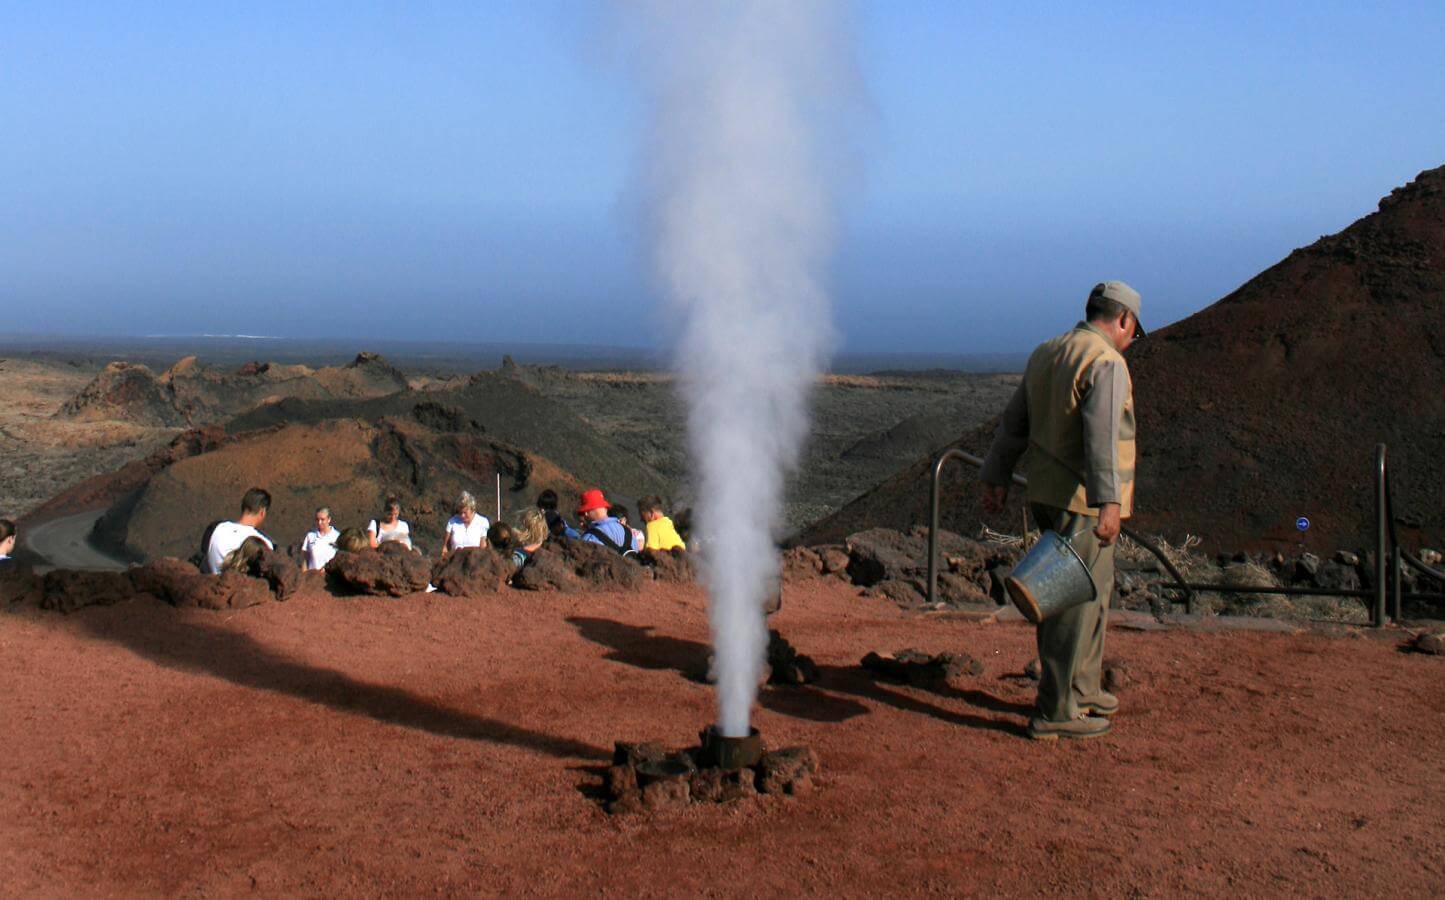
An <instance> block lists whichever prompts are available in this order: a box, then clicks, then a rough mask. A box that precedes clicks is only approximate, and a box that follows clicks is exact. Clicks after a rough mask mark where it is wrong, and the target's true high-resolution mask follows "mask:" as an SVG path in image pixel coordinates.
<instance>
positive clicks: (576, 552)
mask: <svg viewBox="0 0 1445 900" xmlns="http://www.w3.org/2000/svg"><path fill="white" fill-rule="evenodd" d="M634 559H636V557H633V556H627V557H624V556H622V555H620V554H618V553H617V552H616V551H615V550H609V549H608V548H606V547H603V546H602V545H601V544H594V543H591V542H590V541H574V540H569V539H567V538H560V539H557V540H551V541H548V542H547V543H545V544H543V545H542V546H541V547H540V548H539V549H538V550H537V552H536V553H534V554H532V559H531V561H530V562H528V563H527V565H526V566H525V567H523V568H522V570H521V571H520V572H518V573H517V574H516V575H515V576H513V578H512V586H513V587H517V588H522V589H523V590H528V591H578V590H589V589H599V588H600V589H602V590H626V591H631V590H636V589H637V588H639V587H640V586H641V585H642V579H643V576H644V572H643V569H642V566H641V565H640V564H639V562H634Z"/></svg>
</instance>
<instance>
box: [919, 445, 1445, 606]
mask: <svg viewBox="0 0 1445 900" xmlns="http://www.w3.org/2000/svg"><path fill="white" fill-rule="evenodd" d="M950 459H959V460H962V461H964V462H966V463H968V464H969V465H971V466H973V467H974V468H979V469H981V468H983V460H982V459H980V458H978V457H977V456H974V455H973V454H972V453H967V452H965V451H963V450H960V449H958V448H957V447H950V448H948V449H947V450H944V451H943V452H942V453H940V454H939V455H938V458H937V459H935V460H934V462H933V475H932V487H931V492H930V498H929V499H930V504H929V520H928V526H929V527H928V602H929V603H930V604H932V603H934V602H936V596H937V592H938V519H939V508H940V505H941V496H940V495H941V487H940V481H941V478H942V475H943V467H944V465H945V464H946V463H947V462H948V461H949V460H950ZM1010 477H1011V480H1012V481H1013V483H1014V484H1017V485H1020V486H1023V487H1027V486H1028V480H1027V479H1025V478H1023V477H1022V476H1019V475H1012V476H1010ZM1120 531H1121V532H1122V533H1123V534H1124V535H1125V536H1126V537H1128V538H1129V539H1130V540H1132V541H1134V542H1135V543H1137V544H1138V545H1139V546H1141V547H1143V548H1144V549H1146V550H1148V551H1149V552H1150V553H1152V554H1153V555H1154V556H1155V557H1156V558H1157V559H1158V560H1159V562H1160V563H1161V564H1163V566H1164V569H1165V571H1167V572H1168V573H1169V575H1170V577H1172V578H1173V579H1174V583H1173V584H1164V583H1162V582H1161V583H1160V587H1162V588H1165V589H1167V590H1175V591H1179V592H1181V593H1183V595H1184V609H1185V612H1186V613H1193V612H1194V592H1195V591H1210V592H1215V593H1224V594H1282V595H1287V596H1290V595H1294V596H1311V597H1358V598H1360V599H1365V600H1369V599H1373V601H1374V602H1373V604H1371V605H1370V624H1371V625H1373V626H1375V627H1377V628H1378V627H1383V626H1384V625H1385V623H1386V602H1387V600H1388V601H1389V605H1390V608H1391V612H1392V614H1393V618H1394V620H1395V621H1396V623H1398V622H1400V621H1402V620H1403V618H1404V610H1403V608H1402V601H1404V600H1407V599H1408V600H1445V594H1432V593H1427V592H1420V591H1415V592H1411V593H1403V592H1402V590H1401V582H1402V577H1401V576H1402V573H1403V569H1404V563H1406V562H1408V563H1409V564H1410V566H1411V567H1413V568H1415V569H1417V570H1419V571H1421V572H1424V573H1426V574H1427V575H1430V576H1432V577H1434V578H1437V579H1439V580H1441V581H1445V573H1442V572H1440V571H1438V570H1436V569H1434V568H1432V567H1431V566H1429V565H1427V564H1426V563H1425V562H1424V561H1422V560H1420V559H1419V558H1417V557H1416V556H1414V554H1412V553H1410V552H1409V551H1408V550H1405V549H1404V548H1403V547H1402V546H1400V543H1399V540H1398V538H1397V536H1396V534H1395V515H1394V498H1393V496H1392V493H1391V490H1390V478H1389V468H1388V465H1387V450H1386V447H1385V445H1384V444H1378V445H1376V447H1375V584H1374V586H1373V587H1372V588H1369V589H1362V588H1294V587H1283V586H1281V587H1260V586H1257V585H1243V584H1193V583H1190V582H1186V581H1185V580H1184V577H1183V576H1182V575H1180V574H1179V570H1178V569H1177V568H1175V566H1174V563H1173V562H1172V561H1170V559H1169V558H1168V557H1167V556H1165V555H1164V553H1163V551H1161V550H1160V549H1159V548H1158V547H1156V546H1154V545H1153V544H1152V543H1151V542H1150V541H1148V540H1146V539H1145V538H1144V537H1142V536H1141V535H1139V534H1138V533H1137V532H1135V531H1133V530H1132V529H1130V528H1127V527H1121V528H1120ZM1387 559H1388V560H1389V561H1388V562H1387V561H1386V560H1387Z"/></svg>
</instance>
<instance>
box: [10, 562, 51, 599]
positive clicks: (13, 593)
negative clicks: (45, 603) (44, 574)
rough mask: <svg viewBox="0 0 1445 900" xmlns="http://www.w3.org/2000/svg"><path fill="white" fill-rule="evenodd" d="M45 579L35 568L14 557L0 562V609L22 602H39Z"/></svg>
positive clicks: (43, 591)
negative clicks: (37, 573)
mask: <svg viewBox="0 0 1445 900" xmlns="http://www.w3.org/2000/svg"><path fill="white" fill-rule="evenodd" d="M44 595H45V581H44V579H43V578H41V577H40V576H39V575H36V574H35V570H34V569H32V568H30V567H29V566H27V565H25V564H23V563H20V562H18V561H16V560H14V559H12V560H10V561H9V562H5V563H0V609H3V608H5V607H6V606H10V605H17V606H18V605H20V604H23V603H35V604H39V603H40V600H41V598H42V597H44Z"/></svg>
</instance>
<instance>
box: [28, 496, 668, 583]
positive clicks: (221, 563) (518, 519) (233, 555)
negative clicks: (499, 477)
mask: <svg viewBox="0 0 1445 900" xmlns="http://www.w3.org/2000/svg"><path fill="white" fill-rule="evenodd" d="M558 505H559V498H558V496H557V492H556V491H553V490H551V489H548V490H545V491H543V492H542V493H541V494H539V495H538V497H537V503H536V505H535V506H530V507H527V508H526V509H522V510H519V511H518V512H517V513H516V514H515V515H513V516H512V520H511V521H510V522H496V523H493V522H491V521H490V520H488V519H487V517H486V516H484V515H482V514H481V513H480V512H478V511H477V501H476V498H475V497H473V496H472V495H471V493H469V492H467V491H463V492H462V494H461V496H460V497H458V498H457V503H456V513H455V514H454V515H453V516H452V517H451V518H450V519H448V520H447V523H446V527H445V530H444V533H443V538H442V546H441V557H442V559H446V558H447V556H449V555H450V554H452V553H455V552H457V551H458V550H463V549H466V548H468V547H491V548H492V549H494V550H496V551H498V552H499V553H502V554H505V555H507V556H508V557H509V559H510V560H511V563H512V567H513V569H514V570H519V569H521V568H522V567H523V566H525V565H527V563H528V562H529V561H530V560H531V558H532V554H534V553H536V552H537V550H538V549H539V548H540V547H541V546H542V545H543V544H544V543H546V542H547V541H548V540H578V541H584V542H588V543H593V544H599V545H601V546H603V547H606V548H608V549H609V550H613V551H615V552H617V553H620V554H622V555H623V556H629V555H633V554H636V553H638V552H640V551H642V550H644V549H646V550H685V549H686V548H687V544H686V543H685V542H684V541H683V539H682V536H681V535H680V534H678V531H677V527H676V526H675V525H674V524H673V521H672V519H671V518H669V517H668V516H667V515H666V513H665V512H664V510H663V505H662V500H661V499H660V498H658V497H656V496H649V497H643V498H642V500H641V501H640V502H639V503H638V513H639V515H640V516H641V517H642V523H643V526H644V527H643V528H642V529H639V528H633V527H632V525H631V524H630V523H629V521H628V511H627V509H626V508H625V507H623V506H621V505H620V504H616V503H609V502H608V500H607V497H606V495H604V494H603V492H602V491H601V490H598V489H596V488H594V489H591V490H587V491H583V492H582V495H581V496H580V497H579V498H578V503H577V509H576V514H577V525H576V526H575V527H574V526H573V525H572V524H571V523H570V522H568V521H567V519H566V518H564V517H563V516H562V515H561V513H559V512H558V511H557V507H558ZM270 508H271V494H270V493H269V492H268V491H266V490H265V489H263V488H252V489H251V490H249V491H247V492H246V494H245V496H244V497H242V498H241V515H240V516H239V517H238V518H237V519H236V520H234V521H221V522H216V523H214V524H212V525H211V526H210V527H208V528H207V529H206V532H205V534H204V536H203V537H202V538H201V547H202V554H201V556H202V563H203V568H204V569H205V571H207V572H209V573H212V574H216V573H220V572H226V571H245V570H247V569H249V568H250V566H251V563H252V561H253V560H254V559H255V558H256V556H257V554H258V553H259V552H260V551H261V550H262V549H266V550H275V549H276V543H275V541H273V540H272V539H271V538H269V537H267V536H266V535H265V534H264V533H262V531H261V526H262V524H263V523H265V521H266V514H267V512H268V511H269V510H270ZM315 515H316V519H315V522H316V527H315V528H313V529H312V530H311V531H309V532H307V533H306V536H305V537H304V538H302V540H301V544H300V548H299V549H300V554H299V555H300V559H301V563H302V566H303V567H304V568H306V569H323V568H325V567H326V564H327V563H329V562H330V561H331V559H332V557H334V556H335V555H336V553H337V552H338V551H347V552H351V553H355V552H357V551H360V550H365V549H367V548H368V547H379V546H381V544H383V543H386V542H388V541H395V542H397V543H400V544H402V545H403V546H405V547H407V548H408V549H415V548H414V547H413V546H412V542H411V527H410V526H409V525H407V523H406V521H405V520H403V519H402V518H401V501H400V500H399V499H398V498H396V497H395V496H390V497H387V498H386V500H385V502H384V503H383V504H382V513H381V516H380V517H379V518H376V519H372V520H371V521H370V522H369V523H368V524H367V527H366V529H365V530H364V531H363V530H361V529H359V528H348V529H345V530H339V529H337V528H336V526H335V525H333V524H332V521H331V510H330V508H328V507H325V506H322V507H319V508H318V509H317V510H316V514H315ZM8 524H9V523H8V522H6V521H5V520H0V535H4V534H5V532H4V530H3V528H4V526H5V525H8ZM9 535H10V536H9V537H8V538H0V552H5V553H8V552H9V551H8V547H9V546H10V545H12V544H13V543H14V526H13V525H12V526H10V528H9Z"/></svg>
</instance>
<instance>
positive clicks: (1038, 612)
mask: <svg viewBox="0 0 1445 900" xmlns="http://www.w3.org/2000/svg"><path fill="white" fill-rule="evenodd" d="M1077 533H1078V532H1075V534H1077ZM1003 584H1004V587H1005V588H1007V589H1008V594H1009V597H1010V598H1011V599H1012V600H1013V602H1014V606H1017V607H1018V609H1019V612H1021V613H1023V614H1024V618H1025V619H1028V620H1029V621H1030V622H1033V623H1034V624H1038V623H1039V622H1042V621H1043V620H1045V619H1051V618H1053V617H1054V616H1057V615H1058V614H1060V613H1062V612H1066V611H1068V610H1070V609H1073V608H1074V607H1076V606H1081V605H1083V604H1085V603H1088V602H1089V601H1091V600H1093V599H1094V597H1095V596H1096V594H1097V589H1096V588H1095V587H1094V578H1093V575H1092V574H1091V573H1090V572H1089V567H1088V566H1087V565H1085V564H1084V560H1083V559H1081V558H1080V557H1079V554H1078V553H1076V552H1075V551H1074V547H1073V543H1072V536H1070V537H1067V538H1066V537H1064V536H1063V535H1061V534H1059V533H1058V532H1057V531H1045V532H1044V533H1043V534H1041V535H1039V541H1038V543H1037V544H1034V547H1033V549H1032V550H1030V551H1029V552H1028V555H1027V556H1025V557H1024V558H1023V559H1021V560H1019V564H1018V565H1017V566H1014V570H1013V572H1011V573H1009V575H1008V577H1006V578H1004V580H1003Z"/></svg>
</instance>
